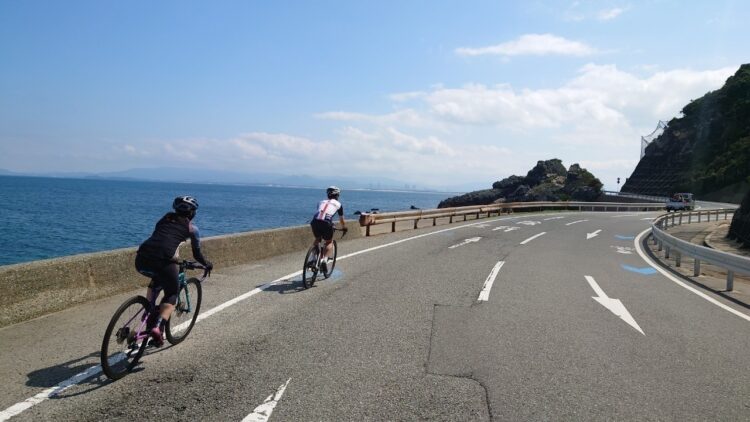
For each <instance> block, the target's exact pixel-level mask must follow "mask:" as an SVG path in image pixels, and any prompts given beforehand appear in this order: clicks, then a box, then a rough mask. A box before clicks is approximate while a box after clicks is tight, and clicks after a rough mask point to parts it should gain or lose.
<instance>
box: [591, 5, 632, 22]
mask: <svg viewBox="0 0 750 422" xmlns="http://www.w3.org/2000/svg"><path fill="white" fill-rule="evenodd" d="M624 11H625V9H623V8H620V7H615V8H613V9H607V10H600V11H599V13H597V14H596V18H597V19H599V20H600V21H608V20H611V19H614V18H616V17H618V16H620V15H621V14H622V12H624Z"/></svg>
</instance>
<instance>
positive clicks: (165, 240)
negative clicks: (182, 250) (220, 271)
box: [138, 212, 206, 265]
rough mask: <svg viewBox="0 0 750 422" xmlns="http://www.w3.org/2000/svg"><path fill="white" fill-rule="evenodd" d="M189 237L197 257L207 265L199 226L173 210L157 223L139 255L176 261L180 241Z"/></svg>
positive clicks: (142, 245) (139, 250) (140, 248)
mask: <svg viewBox="0 0 750 422" xmlns="http://www.w3.org/2000/svg"><path fill="white" fill-rule="evenodd" d="M188 239H189V240H190V246H191V247H192V249H193V256H194V257H195V259H196V260H197V261H198V262H200V263H201V264H203V265H206V258H205V257H204V256H203V253H202V252H201V238H200V233H199V232H198V227H196V226H195V224H193V223H192V222H191V221H190V220H187V219H186V218H184V217H180V216H178V215H177V214H176V213H173V212H170V213H167V214H166V215H165V216H164V217H162V218H161V220H159V222H158V223H156V227H155V228H154V232H153V233H152V234H151V237H149V238H148V239H146V240H145V241H144V242H143V243H142V244H141V246H140V247H139V248H138V255H141V256H143V257H145V258H150V259H157V260H164V261H176V260H177V248H179V247H180V243H182V242H184V241H186V240H188Z"/></svg>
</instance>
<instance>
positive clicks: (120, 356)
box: [101, 261, 210, 380]
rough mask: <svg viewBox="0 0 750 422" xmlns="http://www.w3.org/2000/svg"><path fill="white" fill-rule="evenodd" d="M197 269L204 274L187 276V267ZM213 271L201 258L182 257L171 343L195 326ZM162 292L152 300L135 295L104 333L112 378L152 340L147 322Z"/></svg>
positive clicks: (133, 361)
mask: <svg viewBox="0 0 750 422" xmlns="http://www.w3.org/2000/svg"><path fill="white" fill-rule="evenodd" d="M197 269H200V270H203V277H201V278H195V277H192V278H189V279H188V278H186V276H185V271H186V270H197ZM209 275H210V272H209V271H208V269H207V268H206V267H204V266H203V265H201V264H199V263H197V262H193V261H182V262H181V263H180V274H179V282H180V291H179V294H178V296H177V304H176V305H175V310H174V312H172V315H171V318H169V320H168V321H167V324H166V327H165V328H166V330H165V331H166V333H165V334H166V337H167V341H169V342H170V343H171V344H178V343H180V342H182V341H183V340H185V338H186V337H187V335H188V334H190V330H192V329H193V325H195V321H196V319H198V312H200V309H201V299H202V298H203V289H202V288H201V282H203V281H204V280H205V279H206V277H208V276H209ZM159 290H161V289H159ZM159 293H160V291H158V290H157V291H155V292H154V295H153V296H154V299H153V300H152V301H149V300H148V299H146V298H145V297H144V296H135V297H132V298H130V299H128V300H126V301H125V303H123V304H122V305H120V307H119V308H118V309H117V311H115V314H114V315H113V316H112V319H111V320H110V322H109V325H108V326H107V330H106V331H105V333H104V339H103V340H102V349H101V364H102V370H103V371H104V373H105V374H106V375H107V376H108V377H109V378H111V379H113V380H116V379H120V378H122V377H123V376H125V375H126V374H127V373H128V372H130V371H131V370H132V369H133V368H134V367H135V365H137V364H138V361H139V360H140V358H141V356H143V352H144V351H145V350H146V346H147V345H148V343H149V333H148V330H147V327H146V325H147V324H146V323H147V321H148V318H149V315H150V314H151V313H152V312H158V306H157V305H156V298H157V297H158V296H159Z"/></svg>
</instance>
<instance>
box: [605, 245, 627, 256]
mask: <svg viewBox="0 0 750 422" xmlns="http://www.w3.org/2000/svg"><path fill="white" fill-rule="evenodd" d="M610 248H617V250H616V252H617V253H621V254H623V255H632V254H633V248H631V247H630V246H610Z"/></svg>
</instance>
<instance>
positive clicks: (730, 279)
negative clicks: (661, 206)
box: [651, 208, 750, 291]
mask: <svg viewBox="0 0 750 422" xmlns="http://www.w3.org/2000/svg"><path fill="white" fill-rule="evenodd" d="M734 211H735V210H734V209H727V208H724V209H717V210H706V211H690V212H675V213H671V214H669V213H668V214H664V215H661V216H659V217H658V218H656V219H655V220H654V221H653V223H652V224H651V234H652V238H653V242H654V244H656V245H658V246H659V247H658V249H659V251H661V250H664V257H665V258H666V259H669V257H670V254H671V252H672V250H674V251H675V265H676V266H678V267H679V266H680V264H681V260H682V255H683V254H684V255H687V256H690V257H692V258H693V262H694V265H693V275H694V276H695V277H697V276H698V275H700V269H701V262H704V261H705V262H708V263H709V264H713V265H716V266H717V267H721V268H724V269H726V270H727V288H726V290H727V291H732V289H734V273H735V272H737V273H741V274H750V258H748V257H744V256H739V255H734V254H731V253H728V252H722V251H719V250H716V249H711V248H707V247H705V246H701V245H696V244H694V243H690V242H687V241H685V240H682V239H678V238H676V237H674V236H672V235H670V234H669V233H668V232H667V229H668V228H669V227H674V226H679V225H681V224H691V223H701V222H704V221H706V222H707V221H711V217H712V216H714V217H715V221H718V220H719V217H720V216H722V215H723V217H724V218H723V219H724V220H727V219H728V218H729V215H730V214H731V215H734ZM703 217H705V218H703Z"/></svg>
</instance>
